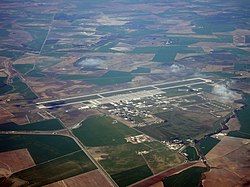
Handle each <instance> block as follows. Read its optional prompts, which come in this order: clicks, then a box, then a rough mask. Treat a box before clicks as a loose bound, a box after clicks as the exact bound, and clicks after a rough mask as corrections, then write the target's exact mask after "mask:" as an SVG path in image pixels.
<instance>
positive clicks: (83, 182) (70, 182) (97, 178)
mask: <svg viewBox="0 0 250 187" xmlns="http://www.w3.org/2000/svg"><path fill="white" fill-rule="evenodd" d="M70 186H81V187H99V186H101V187H112V185H111V184H110V183H109V182H108V181H107V179H106V178H105V177H104V176H103V175H102V174H101V173H100V172H99V171H98V170H94V171H90V172H88V173H84V174H81V175H77V176H75V177H70V178H67V179H64V180H62V181H58V182H55V183H52V184H49V185H46V187H70Z"/></svg>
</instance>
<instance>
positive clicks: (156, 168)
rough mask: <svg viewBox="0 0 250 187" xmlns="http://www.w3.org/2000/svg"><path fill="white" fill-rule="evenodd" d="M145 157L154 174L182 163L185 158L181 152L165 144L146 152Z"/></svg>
mask: <svg viewBox="0 0 250 187" xmlns="http://www.w3.org/2000/svg"><path fill="white" fill-rule="evenodd" d="M144 158H145V159H146V160H147V163H148V165H149V167H150V168H151V170H152V172H153V173H154V174H156V173H159V172H161V171H164V170H166V169H168V168H171V167H174V166H176V165H178V164H181V163H183V162H184V160H185V159H184V157H182V156H181V155H180V154H178V153H176V152H173V151H171V150H169V149H167V148H166V147H164V146H162V147H161V148H158V149H155V150H153V151H151V152H149V153H148V154H145V155H144Z"/></svg>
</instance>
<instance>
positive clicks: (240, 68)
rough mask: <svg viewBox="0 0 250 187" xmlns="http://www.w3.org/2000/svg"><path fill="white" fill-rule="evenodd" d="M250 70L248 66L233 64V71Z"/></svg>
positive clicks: (249, 65)
mask: <svg viewBox="0 0 250 187" xmlns="http://www.w3.org/2000/svg"><path fill="white" fill-rule="evenodd" d="M249 69H250V64H241V63H235V64H234V70H238V71H246V70H249Z"/></svg>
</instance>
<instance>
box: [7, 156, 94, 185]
mask: <svg viewBox="0 0 250 187" xmlns="http://www.w3.org/2000/svg"><path fill="white" fill-rule="evenodd" d="M94 169H96V167H95V165H94V164H93V163H92V162H91V161H90V159H89V158H88V157H87V156H86V154H85V153H83V152H82V151H78V152H75V153H72V154H68V155H65V156H63V157H60V158H57V159H55V160H51V161H49V162H46V163H43V164H39V165H37V166H35V167H32V168H29V169H26V170H23V171H20V172H17V173H15V174H14V175H12V176H11V177H17V178H20V179H23V180H26V181H28V182H29V185H32V186H43V185H45V184H49V183H52V182H56V181H59V180H63V179H65V178H69V177H72V176H76V175H79V174H82V173H86V172H88V171H91V170H94Z"/></svg>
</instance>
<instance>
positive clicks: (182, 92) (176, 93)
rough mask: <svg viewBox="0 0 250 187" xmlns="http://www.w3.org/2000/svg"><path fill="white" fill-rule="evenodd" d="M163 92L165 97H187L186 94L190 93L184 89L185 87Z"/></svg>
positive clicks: (187, 89) (186, 88)
mask: <svg viewBox="0 0 250 187" xmlns="http://www.w3.org/2000/svg"><path fill="white" fill-rule="evenodd" d="M163 91H164V92H166V93H165V94H164V95H166V96H168V97H175V96H181V95H188V94H190V93H191V92H190V91H189V88H188V87H186V86H182V87H179V88H171V89H166V90H163Z"/></svg>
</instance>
